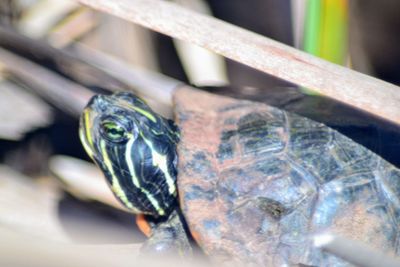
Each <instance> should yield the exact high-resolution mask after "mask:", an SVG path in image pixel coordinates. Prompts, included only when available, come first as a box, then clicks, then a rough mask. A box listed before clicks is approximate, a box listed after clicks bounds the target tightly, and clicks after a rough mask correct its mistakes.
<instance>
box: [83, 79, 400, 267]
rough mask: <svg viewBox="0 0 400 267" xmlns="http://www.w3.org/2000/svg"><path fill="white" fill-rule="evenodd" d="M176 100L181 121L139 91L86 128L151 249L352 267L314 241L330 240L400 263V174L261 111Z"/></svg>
mask: <svg viewBox="0 0 400 267" xmlns="http://www.w3.org/2000/svg"><path fill="white" fill-rule="evenodd" d="M173 99H174V114H175V118H174V121H172V120H170V119H166V118H163V117H162V116H160V115H158V114H157V113H155V112H154V111H153V110H152V109H151V108H150V107H149V106H148V105H147V104H146V102H145V101H144V100H142V99H141V98H140V97H138V96H136V95H134V94H133V93H129V92H119V93H114V94H112V95H96V96H94V97H93V98H92V99H91V100H90V101H89V103H88V104H87V106H86V108H85V109H84V111H83V113H82V116H81V120H80V139H81V141H82V144H83V146H84V148H85V150H86V151H87V153H88V154H89V156H90V157H91V158H92V159H93V160H94V161H95V163H96V164H97V165H98V166H99V167H100V169H102V171H103V173H104V175H105V177H106V179H107V181H108V184H109V185H110V187H111V189H112V191H113V192H114V194H115V196H116V197H117V198H118V199H119V200H120V202H121V203H122V204H124V205H125V206H126V207H127V208H128V209H130V210H131V211H132V212H133V213H136V214H145V216H146V218H147V219H148V220H149V222H150V228H151V235H150V238H149V240H148V241H147V242H146V244H145V245H144V248H145V250H150V251H156V252H160V253H162V252H163V251H178V253H179V254H180V255H190V254H191V253H192V252H191V251H192V248H191V242H190V239H191V238H193V239H194V240H195V241H196V243H197V244H198V245H199V247H200V248H201V249H202V250H203V251H204V253H205V254H206V255H207V256H209V257H210V259H211V260H212V262H216V263H218V264H222V265H235V264H237V265H246V266H350V264H349V263H347V262H345V261H344V260H341V259H339V258H337V257H335V256H334V255H331V254H328V253H326V252H324V251H321V250H319V249H318V248H315V247H314V246H313V245H312V244H311V241H310V238H309V237H310V236H312V235H313V234H316V233H321V232H332V233H335V234H338V235H341V236H345V237H348V238H350V239H354V240H359V241H363V242H365V243H368V244H369V245H371V246H373V247H375V248H379V250H381V251H384V252H387V253H390V254H392V255H397V254H399V248H400V246H399V243H400V238H399V233H400V231H399V221H400V220H399V219H400V199H399V197H400V171H399V169H397V168H396V167H395V166H393V165H392V164H390V163H389V162H387V161H385V160H384V159H382V158H381V157H379V156H378V155H376V154H375V153H373V152H371V151H370V150H368V149H367V148H365V147H363V146H361V145H359V144H357V143H356V142H354V141H353V140H351V139H349V138H347V137H346V136H344V135H342V134H341V133H339V132H337V131H335V130H333V129H331V128H329V127H328V126H326V125H324V124H322V123H319V122H316V121H313V120H310V119H308V118H305V117H302V116H299V115H296V114H293V113H290V112H286V111H284V110H281V109H278V108H276V107H272V106H269V105H266V104H263V103H258V102H253V101H247V100H240V99H234V98H229V97H224V96H218V95H214V94H211V93H207V92H203V91H200V90H196V89H193V88H191V87H187V86H186V87H180V88H178V89H176V90H175V91H174V96H173ZM189 232H190V235H189ZM190 236H191V237H190Z"/></svg>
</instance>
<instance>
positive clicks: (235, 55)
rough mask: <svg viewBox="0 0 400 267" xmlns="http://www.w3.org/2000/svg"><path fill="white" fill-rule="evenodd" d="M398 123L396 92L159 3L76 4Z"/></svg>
mask: <svg viewBox="0 0 400 267" xmlns="http://www.w3.org/2000/svg"><path fill="white" fill-rule="evenodd" d="M78 1H79V2H81V3H82V4H85V5H88V6H90V7H92V8H95V9H98V10H101V11H104V12H107V13H110V14H113V15H115V16H118V17H120V18H123V19H126V20H129V21H131V22H133V23H137V24H140V25H142V26H144V27H148V28H150V29H152V30H155V31H158V32H161V33H164V34H166V35H169V36H171V37H174V38H177V39H181V40H184V41H188V42H191V43H193V44H197V45H199V46H201V47H204V48H207V49H209V50H211V51H213V52H216V53H218V54H221V55H223V56H225V57H227V58H230V59H233V60H236V61H238V62H240V63H243V64H245V65H248V66H250V67H253V68H255V69H258V70H260V71H263V72H265V73H269V74H272V75H274V76H276V77H279V78H282V79H284V80H287V81H290V82H293V83H296V84H298V85H301V86H304V87H308V88H310V89H312V90H314V91H315V92H317V93H320V94H323V95H326V96H328V97H331V98H334V99H336V100H339V101H342V102H344V103H347V104H349V105H352V106H354V107H356V108H359V109H362V110H365V111H367V112H370V113H372V114H374V115H376V116H379V117H382V118H385V119H387V120H389V121H392V122H395V123H398V124H400V88H399V87H397V86H395V85H393V84H390V83H387V82H384V81H381V80H378V79H375V78H373V77H370V76H367V75H364V74H361V73H358V72H356V71H353V70H350V69H347V68H344V67H341V66H338V65H335V64H333V63H330V62H327V61H324V60H322V59H319V58H316V57H314V56H311V55H308V54H306V53H304V52H301V51H299V50H296V49H294V48H292V47H289V46H286V45H284V44H281V43H279V42H276V41H274V40H271V39H268V38H266V37H263V36H261V35H258V34H255V33H253V32H250V31H247V30H245V29H242V28H240V27H237V26H234V25H232V24H229V23H226V22H224V21H221V20H218V19H215V18H212V17H208V16H205V15H201V14H197V13H196V12H193V11H190V10H188V9H185V8H183V7H180V6H179V5H176V4H173V3H169V2H167V1H161V0H78Z"/></svg>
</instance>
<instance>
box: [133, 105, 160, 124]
mask: <svg viewBox="0 0 400 267" xmlns="http://www.w3.org/2000/svg"><path fill="white" fill-rule="evenodd" d="M132 108H133V109H134V110H135V111H137V112H139V113H140V114H142V115H143V116H145V117H146V118H148V119H149V120H151V121H152V122H154V123H157V120H156V118H155V117H154V116H153V115H152V114H151V113H150V112H148V111H146V110H144V109H141V108H138V107H135V106H132Z"/></svg>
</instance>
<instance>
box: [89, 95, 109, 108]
mask: <svg viewBox="0 0 400 267" xmlns="http://www.w3.org/2000/svg"><path fill="white" fill-rule="evenodd" d="M108 104H109V99H108V97H107V96H106V95H95V96H93V97H92V98H91V99H90V101H89V103H88V104H87V106H88V107H91V108H92V109H94V110H97V111H100V112H102V111H104V110H105V109H106V107H107V105H108Z"/></svg>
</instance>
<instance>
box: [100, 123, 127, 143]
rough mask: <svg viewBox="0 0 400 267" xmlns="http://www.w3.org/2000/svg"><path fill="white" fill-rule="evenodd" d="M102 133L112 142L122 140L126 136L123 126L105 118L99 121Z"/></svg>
mask: <svg viewBox="0 0 400 267" xmlns="http://www.w3.org/2000/svg"><path fill="white" fill-rule="evenodd" d="M101 133H102V135H103V136H104V137H105V138H106V139H108V140H110V141H112V142H116V143H119V142H122V141H125V140H126V139H127V138H128V132H127V130H126V129H125V127H124V126H122V125H121V124H120V123H118V122H115V121H110V120H106V121H104V122H102V123H101Z"/></svg>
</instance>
